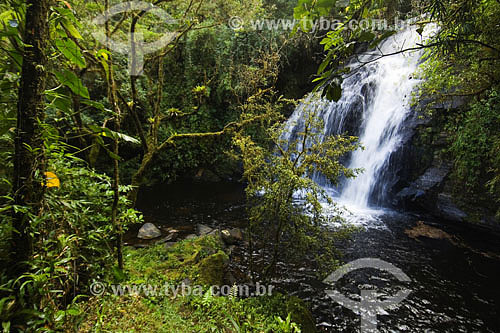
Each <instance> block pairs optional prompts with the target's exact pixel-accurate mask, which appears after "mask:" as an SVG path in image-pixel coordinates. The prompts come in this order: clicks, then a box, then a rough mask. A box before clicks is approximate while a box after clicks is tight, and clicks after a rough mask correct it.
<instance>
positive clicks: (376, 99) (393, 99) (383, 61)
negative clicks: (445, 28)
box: [284, 28, 423, 208]
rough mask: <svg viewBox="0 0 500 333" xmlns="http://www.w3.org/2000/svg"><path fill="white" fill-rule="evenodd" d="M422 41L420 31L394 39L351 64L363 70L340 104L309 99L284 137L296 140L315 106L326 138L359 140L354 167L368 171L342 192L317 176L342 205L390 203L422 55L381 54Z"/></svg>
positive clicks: (351, 77)
mask: <svg viewBox="0 0 500 333" xmlns="http://www.w3.org/2000/svg"><path fill="white" fill-rule="evenodd" d="M422 38H423V37H422V36H420V35H419V34H418V33H417V32H416V28H408V29H406V30H403V31H400V32H399V33H397V34H395V35H393V36H391V37H389V38H388V39H386V40H385V41H383V42H382V43H381V44H380V45H379V47H378V49H377V50H373V51H368V52H366V54H364V55H362V56H361V57H359V58H358V60H357V61H352V62H351V63H350V64H349V67H351V69H355V68H359V69H358V70H356V71H354V73H352V74H348V76H346V77H345V78H344V81H343V84H342V97H341V99H340V100H339V101H338V102H328V101H325V100H323V99H321V98H320V97H318V96H317V95H309V96H308V97H307V98H306V100H305V102H304V103H302V104H301V105H299V106H298V107H297V109H296V110H295V112H294V114H293V115H292V116H291V117H290V119H289V120H288V122H287V131H286V135H285V136H284V138H285V139H287V140H293V139H294V138H295V136H296V133H298V132H300V129H301V127H303V115H304V111H305V110H307V109H308V108H309V109H310V108H314V110H315V112H316V115H317V116H318V117H321V118H322V119H323V121H324V124H325V127H324V131H323V134H322V135H323V137H325V136H328V135H333V134H348V135H353V136H358V137H359V140H360V143H361V144H362V145H363V147H364V150H361V149H359V150H357V151H355V152H353V153H352V155H351V156H350V159H349V161H348V162H347V164H348V166H349V168H363V169H364V172H363V173H361V174H360V175H358V176H357V177H356V178H354V179H349V180H345V181H343V182H342V184H341V185H340V186H339V188H333V187H332V186H331V185H330V184H329V183H328V181H327V180H326V179H325V178H324V177H323V176H321V175H318V176H317V177H315V178H316V179H315V180H316V182H318V183H319V184H320V185H321V186H323V187H326V188H328V189H330V190H332V191H333V192H334V195H335V196H336V197H337V198H338V201H339V202H341V203H344V204H347V205H351V206H355V207H360V208H367V207H369V206H372V205H376V206H380V205H383V204H384V202H385V200H386V199H387V198H386V194H387V192H388V191H390V187H391V184H392V183H393V182H394V176H395V175H394V174H391V172H390V164H391V162H390V161H391V156H392V155H393V154H394V152H395V151H396V150H397V149H398V148H400V146H401V145H402V144H403V141H404V135H403V132H404V130H405V128H404V127H405V126H404V121H405V119H407V118H408V115H409V114H410V104H411V99H412V91H413V90H414V88H415V86H416V85H417V84H418V82H419V80H418V79H416V78H414V77H413V74H414V72H415V71H416V69H417V67H418V64H419V60H420V58H421V56H422V52H421V51H420V50H418V51H411V52H404V53H398V54H395V55H391V56H387V57H380V55H382V54H384V55H387V54H391V53H397V52H398V51H400V50H402V49H406V48H410V47H413V46H415V45H416V43H418V42H421V40H422Z"/></svg>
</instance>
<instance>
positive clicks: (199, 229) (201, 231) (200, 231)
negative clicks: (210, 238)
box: [196, 224, 213, 236]
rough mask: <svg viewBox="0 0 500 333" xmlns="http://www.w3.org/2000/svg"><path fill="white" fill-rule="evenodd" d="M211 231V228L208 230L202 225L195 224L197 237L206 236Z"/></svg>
mask: <svg viewBox="0 0 500 333" xmlns="http://www.w3.org/2000/svg"><path fill="white" fill-rule="evenodd" d="M212 231H213V229H212V228H210V227H209V226H207V225H204V224H197V225H196V234H197V235H198V236H204V235H208V234H210V233H211V232H212Z"/></svg>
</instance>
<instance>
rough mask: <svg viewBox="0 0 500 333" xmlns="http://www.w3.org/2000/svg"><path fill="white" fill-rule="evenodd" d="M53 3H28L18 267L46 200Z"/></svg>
mask: <svg viewBox="0 0 500 333" xmlns="http://www.w3.org/2000/svg"><path fill="white" fill-rule="evenodd" d="M49 2H50V0H27V1H26V25H25V30H24V37H23V39H24V51H23V65H22V72H21V82H20V86H19V100H18V104H17V128H16V137H15V155H14V177H13V197H14V204H15V205H16V206H18V207H20V206H24V207H27V208H28V209H27V210H24V209H16V210H15V212H14V222H13V223H14V235H13V241H14V247H13V252H14V257H13V259H14V260H15V262H16V263H17V264H19V265H20V266H22V263H23V262H25V261H26V260H27V259H29V258H30V257H31V255H32V239H31V236H30V221H31V218H30V216H33V215H34V214H37V213H38V212H39V210H40V203H41V200H42V197H43V184H42V182H41V181H40V179H41V177H42V174H43V173H42V172H41V171H42V170H43V151H42V150H43V142H42V138H41V128H40V120H42V119H43V116H44V91H45V83H46V77H47V70H46V63H47V57H46V54H45V51H46V46H47V39H48V30H49V28H48V15H49Z"/></svg>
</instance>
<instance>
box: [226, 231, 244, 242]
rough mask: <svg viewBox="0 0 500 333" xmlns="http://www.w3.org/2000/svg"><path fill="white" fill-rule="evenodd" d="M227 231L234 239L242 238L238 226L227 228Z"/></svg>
mask: <svg viewBox="0 0 500 333" xmlns="http://www.w3.org/2000/svg"><path fill="white" fill-rule="evenodd" d="M229 233H230V234H231V237H233V238H234V239H236V240H239V241H241V240H243V232H242V231H241V229H239V228H233V229H231V230H229Z"/></svg>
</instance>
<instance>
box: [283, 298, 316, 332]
mask: <svg viewBox="0 0 500 333" xmlns="http://www.w3.org/2000/svg"><path fill="white" fill-rule="evenodd" d="M286 311H287V312H288V313H289V314H290V315H291V318H292V321H293V322H296V323H297V324H299V325H300V328H301V330H302V332H303V333H310V332H311V333H313V332H317V331H316V324H315V321H314V318H313V316H312V314H311V312H310V311H309V309H308V308H307V306H306V304H305V303H304V301H302V300H301V299H300V298H298V297H295V296H292V297H290V298H289V299H288V300H287V301H286Z"/></svg>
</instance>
